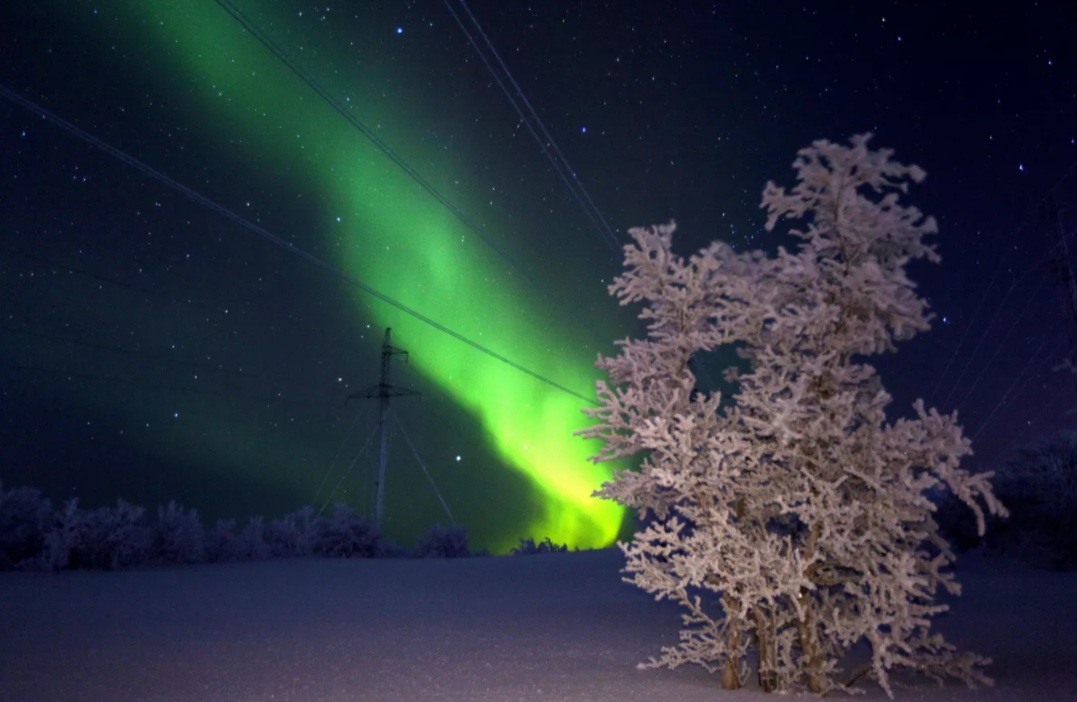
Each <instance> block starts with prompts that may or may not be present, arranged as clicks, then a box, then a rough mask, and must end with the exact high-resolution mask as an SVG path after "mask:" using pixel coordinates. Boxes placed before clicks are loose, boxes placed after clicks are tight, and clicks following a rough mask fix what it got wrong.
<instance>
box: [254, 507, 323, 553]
mask: <svg viewBox="0 0 1077 702" xmlns="http://www.w3.org/2000/svg"><path fill="white" fill-rule="evenodd" d="M317 539H318V518H317V516H316V515H315V513H314V508H313V507H311V506H309V505H308V506H306V507H303V508H302V509H300V510H299V511H297V512H292V513H291V514H286V515H284V516H283V517H281V518H280V519H277V520H274V521H273V522H272V523H271V524H270V525H269V528H268V529H267V530H266V540H267V541H268V542H269V546H270V548H271V549H272V551H273V555H274V556H278V557H281V558H294V557H305V556H309V555H311V554H313V553H314V546H315V542H316V541H317Z"/></svg>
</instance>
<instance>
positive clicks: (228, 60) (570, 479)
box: [130, 0, 623, 549]
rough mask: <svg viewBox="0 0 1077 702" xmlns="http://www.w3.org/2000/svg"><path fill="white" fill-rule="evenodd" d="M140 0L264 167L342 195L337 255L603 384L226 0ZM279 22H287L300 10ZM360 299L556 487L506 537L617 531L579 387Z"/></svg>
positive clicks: (208, 102) (582, 537)
mask: <svg viewBox="0 0 1077 702" xmlns="http://www.w3.org/2000/svg"><path fill="white" fill-rule="evenodd" d="M130 8H131V10H132V12H133V13H134V14H135V15H136V16H138V17H140V18H141V19H142V20H143V22H144V24H145V29H146V30H147V31H149V32H151V33H152V35H153V37H154V38H155V39H156V41H157V42H158V46H157V47H156V48H155V49H154V53H155V54H156V57H159V58H160V59H161V60H163V61H167V62H168V63H169V68H170V69H171V72H170V74H169V75H168V76H167V77H166V78H165V79H166V80H168V81H169V82H170V83H175V82H177V81H183V83H182V84H183V86H184V88H186V87H187V82H189V83H190V84H191V87H192V89H193V94H194V96H195V97H194V99H195V100H197V107H198V109H199V111H200V113H201V114H204V115H205V118H206V120H207V121H208V122H212V123H215V124H217V125H218V126H219V131H221V132H230V131H236V132H239V133H241V134H242V137H243V139H244V140H245V141H246V147H247V148H249V149H251V152H250V153H251V154H253V155H254V156H255V157H257V158H258V159H259V160H260V161H261V162H262V163H263V164H264V166H265V168H267V169H271V171H275V172H279V171H284V170H285V169H287V170H288V172H289V173H290V174H291V176H292V178H294V180H295V181H296V182H297V183H304V184H305V188H304V189H305V190H307V191H308V192H309V191H310V190H311V189H314V190H315V191H316V192H317V193H318V194H319V196H320V197H322V198H324V199H325V200H326V202H328V203H329V207H331V209H332V211H331V212H330V213H329V214H330V217H329V218H330V219H335V217H336V216H340V217H341V218H342V221H341V223H340V224H338V225H336V227H337V229H336V231H335V232H334V239H335V240H336V241H338V242H339V243H340V248H339V249H338V250H340V259H339V260H337V261H333V262H332V263H334V264H337V265H341V266H342V267H343V268H345V269H346V270H347V271H349V272H351V273H352V274H353V275H355V277H356V278H358V279H359V280H361V281H363V282H364V283H366V284H368V285H370V286H372V287H374V288H376V289H377V290H379V291H381V292H383V293H385V294H387V295H390V296H391V297H393V298H395V299H396V300H398V301H400V302H402V303H404V304H405V305H408V306H409V307H411V308H413V309H415V310H418V311H420V312H421V313H423V314H425V315H426V316H427V317H430V318H432V319H434V320H436V321H438V322H440V323H441V324H444V325H445V326H447V327H450V328H452V329H453V330H455V331H457V332H459V333H461V334H463V335H464V336H466V337H468V338H470V339H472V340H475V341H477V342H478V343H481V344H483V345H484V346H486V347H488V348H490V349H493V350H494V351H496V352H498V353H501V354H503V355H505V356H507V357H509V358H511V359H513V360H514V361H516V362H517V363H520V364H521V365H523V366H525V367H527V368H530V369H533V370H536V371H537V372H540V373H542V374H543V375H545V376H547V377H550V378H552V379H554V380H556V381H557V382H559V383H561V384H562V385H565V386H567V387H570V388H574V389H577V390H579V391H583V392H586V391H587V389H588V388H591V387H593V383H594V371H593V370H592V364H593V360H594V356H593V352H588V351H587V348H588V347H587V345H586V344H585V343H583V342H582V341H581V340H580V339H574V338H566V337H567V335H568V334H567V332H565V331H564V330H563V327H564V325H563V324H559V323H558V322H557V320H556V319H555V318H554V317H553V316H552V314H551V311H550V310H544V309H543V306H542V304H541V293H539V292H536V291H534V290H531V289H528V288H527V287H526V286H527V284H526V283H522V282H520V280H519V277H520V276H519V275H515V276H514V275H510V274H508V271H510V270H511V269H510V268H509V266H508V264H507V263H506V262H505V261H504V260H502V259H501V258H500V257H498V256H497V255H496V254H494V253H493V252H492V251H491V250H490V249H489V247H487V246H486V245H485V244H483V243H482V242H480V241H479V240H478V238H477V237H476V236H475V235H474V234H473V233H472V232H471V231H470V230H469V229H467V228H466V227H464V226H463V225H462V224H461V223H460V221H459V220H458V219H456V218H455V217H454V216H453V215H452V214H450V213H449V212H448V211H446V210H445V209H444V208H443V207H442V206H441V205H439V204H438V203H437V202H436V201H435V200H434V199H433V198H432V197H430V196H429V195H428V194H426V193H425V192H424V191H423V190H422V189H421V188H420V187H419V186H418V185H417V184H416V183H415V182H414V181H412V180H411V179H410V178H408V177H407V176H406V175H405V174H404V173H403V172H402V171H401V170H400V169H399V168H398V167H397V166H396V165H395V164H393V163H392V162H391V161H390V160H389V159H388V158H387V157H386V156H385V155H384V154H382V153H381V152H380V151H379V150H377V149H376V148H375V147H374V146H373V145H372V144H371V143H370V142H369V141H368V140H367V139H365V137H363V136H362V135H360V134H359V133H358V132H357V131H356V130H355V129H354V128H353V127H351V126H350V125H349V124H347V122H346V121H345V120H344V119H343V118H342V117H341V116H340V115H339V114H337V113H336V112H335V111H333V110H332V109H331V108H330V107H329V106H327V105H326V104H325V103H324V102H323V101H322V100H321V99H320V98H319V97H318V96H317V95H316V94H314V93H313V92H312V91H311V90H310V89H309V88H308V87H307V86H306V85H305V84H303V83H302V81H300V80H299V79H298V78H297V77H296V76H295V75H294V74H292V73H291V72H290V71H289V70H288V69H287V68H286V67H285V66H284V65H283V64H281V63H279V62H278V61H277V60H276V59H275V58H274V57H273V56H272V54H270V53H269V52H268V51H267V50H266V49H265V48H264V47H263V46H262V45H261V44H260V43H258V42H257V40H256V39H255V38H253V37H251V36H250V35H249V34H246V33H245V32H243V31H242V30H241V28H240V26H239V25H238V24H237V23H236V22H235V21H234V20H233V19H232V18H231V17H230V16H228V15H227V13H225V12H224V11H223V10H222V9H221V8H219V7H218V6H217V5H216V4H215V3H213V2H211V1H210V0H192V1H191V2H180V1H178V0H169V1H168V2H146V1H145V0H131V2H130ZM252 19H254V20H255V21H258V19H257V16H255V17H252ZM273 26H276V27H281V26H287V19H284V18H279V21H277V22H275V23H274V25H273ZM319 50H320V51H324V50H325V49H324V47H319ZM291 58H292V59H293V60H297V59H299V58H301V57H297V56H294V55H293V56H291ZM347 63H348V62H347V61H341V64H347ZM338 65H339V64H338ZM350 65H352V66H354V61H352V62H351V64H350ZM355 70H359V69H355ZM368 70H369V69H368ZM326 87H329V86H326ZM340 94H343V93H340ZM360 97H361V96H360ZM300 99H301V101H300ZM356 103H357V104H360V105H361V103H362V101H361V99H360V100H357V101H356ZM357 115H358V116H359V117H360V119H361V120H362V121H363V123H364V124H367V125H368V126H369V125H375V124H377V123H379V122H386V123H392V124H397V123H400V122H401V121H402V120H405V123H406V119H405V118H406V115H404V114H401V115H399V116H398V115H389V114H381V115H374V114H369V113H367V112H366V111H364V108H363V107H361V106H360V107H359V108H357ZM412 119H414V117H412ZM222 146H223V145H222ZM229 148H231V149H234V148H235V147H234V146H230V145H229ZM271 228H272V227H271ZM278 233H280V234H283V232H278ZM338 237H339V238H338ZM360 303H361V304H363V305H364V307H365V311H366V314H367V315H369V316H373V317H374V318H375V319H377V320H378V322H379V324H381V325H383V326H392V327H393V328H394V331H393V334H394V339H396V340H400V343H401V344H403V345H405V346H407V347H408V348H409V349H411V350H412V351H413V353H412V355H411V361H412V364H413V365H414V366H415V367H416V368H417V369H418V370H419V371H420V372H421V373H423V374H424V375H426V376H427V377H428V378H429V379H430V380H432V381H433V382H435V383H437V384H438V385H439V386H440V387H441V388H442V389H443V390H444V391H445V392H447V393H448V394H449V395H450V396H452V397H453V398H454V399H455V400H456V401H457V402H458V403H459V404H460V405H461V406H462V407H463V408H466V409H467V410H468V411H470V412H471V413H472V414H473V415H474V416H475V417H476V418H477V419H478V420H479V421H480V422H481V423H482V426H483V428H484V429H485V432H486V435H487V438H488V440H489V442H490V444H491V445H492V446H493V447H495V448H496V450H497V452H498V453H499V454H500V455H501V456H502V457H503V459H504V460H505V461H506V462H507V463H508V464H510V465H512V466H514V467H515V468H517V469H518V470H520V471H522V472H523V473H524V474H525V475H526V476H528V477H529V478H530V479H531V480H532V481H533V482H534V485H535V489H536V490H539V491H541V494H542V495H543V496H544V503H545V506H546V514H545V516H544V517H543V518H542V520H541V521H540V522H539V523H534V524H528V525H521V529H522V530H523V533H521V534H505V535H498V538H499V539H501V541H499V546H500V547H501V548H502V549H504V548H507V547H508V546H510V545H514V544H515V543H516V541H517V540H518V539H519V538H520V537H521V536H525V535H533V536H535V537H538V538H542V537H544V536H549V537H551V538H552V539H553V540H554V541H556V542H565V543H569V544H572V545H575V546H580V547H599V546H605V545H608V544H610V543H612V541H613V540H614V539H615V538H616V535H617V532H618V530H619V528H620V525H621V521H622V516H623V511H622V509H621V508H620V507H619V506H617V505H615V504H613V503H611V502H608V501H600V500H597V499H594V498H592V497H591V492H592V491H593V490H594V489H596V488H597V487H598V486H599V485H600V484H601V483H602V481H603V480H605V479H607V478H608V476H609V473H608V470H607V469H606V468H605V467H604V466H595V465H594V464H591V463H589V462H588V461H587V460H586V459H587V457H588V456H589V455H592V454H593V453H596V451H595V450H594V448H595V447H594V446H593V445H590V444H588V443H587V442H584V441H582V440H580V439H578V438H574V437H573V436H572V433H573V432H574V431H576V430H578V429H580V428H582V427H584V426H585V425H586V424H587V418H586V417H585V416H583V415H582V414H581V412H580V409H581V405H582V404H583V403H582V401H581V400H580V399H579V398H576V397H573V396H571V395H568V394H567V393H564V392H562V391H560V390H557V389H555V388H553V387H551V386H549V385H546V384H544V383H541V382H539V381H537V380H536V379H534V378H532V377H529V376H528V375H526V374H523V373H521V372H520V371H518V370H516V369H513V368H511V367H509V366H507V365H505V364H503V363H500V362H498V361H496V360H495V359H492V358H490V357H489V356H486V355H484V354H481V353H479V352H477V351H476V350H475V349H473V348H470V347H468V346H466V345H465V344H463V343H461V342H459V341H457V340H455V339H452V338H451V337H449V336H447V335H445V334H443V333H442V332H439V331H437V330H435V329H434V328H432V327H430V326H428V325H426V324H424V323H422V322H420V321H418V320H416V319H415V318H413V317H410V316H406V315H403V314H401V313H400V312H399V311H397V310H396V309H394V308H392V307H390V306H388V305H386V304H384V303H380V302H377V301H375V300H373V299H372V298H369V297H366V296H363V298H362V299H361V300H360ZM591 348H594V347H593V346H592V347H591ZM480 479H481V477H480ZM449 499H450V500H451V496H450V498H449ZM495 548H497V547H495Z"/></svg>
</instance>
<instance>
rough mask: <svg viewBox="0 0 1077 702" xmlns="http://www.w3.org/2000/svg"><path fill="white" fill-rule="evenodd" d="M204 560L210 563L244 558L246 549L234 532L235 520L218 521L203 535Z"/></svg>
mask: <svg viewBox="0 0 1077 702" xmlns="http://www.w3.org/2000/svg"><path fill="white" fill-rule="evenodd" d="M205 549H206V560H207V561H210V562H211V563H226V562H229V561H240V560H243V559H244V558H246V554H247V548H246V547H245V545H244V542H243V539H242V538H241V537H240V535H239V534H238V533H237V532H236V520H235V519H218V520H217V524H216V525H215V526H214V527H213V528H212V529H210V530H208V531H207V532H206V535H205Z"/></svg>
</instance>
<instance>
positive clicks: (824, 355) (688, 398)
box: [581, 135, 1004, 694]
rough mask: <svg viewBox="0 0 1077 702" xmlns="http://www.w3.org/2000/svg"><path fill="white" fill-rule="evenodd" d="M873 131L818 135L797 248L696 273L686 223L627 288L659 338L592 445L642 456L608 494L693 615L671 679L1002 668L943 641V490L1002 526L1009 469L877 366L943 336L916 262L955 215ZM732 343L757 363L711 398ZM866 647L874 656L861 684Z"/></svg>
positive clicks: (632, 551)
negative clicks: (639, 524) (908, 346)
mask: <svg viewBox="0 0 1077 702" xmlns="http://www.w3.org/2000/svg"><path fill="white" fill-rule="evenodd" d="M869 139H870V135H860V136H857V137H854V138H853V139H852V140H851V146H844V145H839V144H834V143H831V142H828V141H817V142H815V143H814V144H813V145H812V146H811V147H809V148H806V149H803V150H801V151H800V152H799V155H798V158H797V159H796V161H795V162H794V164H793V165H794V168H795V170H796V172H797V176H798V181H797V184H796V185H795V187H794V188H793V189H792V190H790V191H786V190H784V189H782V188H779V187H777V186H775V185H774V184H773V183H768V184H767V187H766V189H765V191H764V193H763V202H762V207H763V208H764V209H765V210H766V212H767V215H768V216H767V224H766V227H767V229H768V231H769V230H773V229H774V227H775V225H776V224H777V223H778V222H779V221H780V220H783V219H790V220H798V219H799V220H802V225H801V226H802V228H799V229H790V230H789V234H790V235H792V236H793V237H795V238H796V239H799V243H798V244H797V246H796V247H795V250H794V251H789V250H786V249H784V248H779V249H778V251H777V255H775V256H770V255H767V254H766V253H764V252H762V251H750V252H745V253H738V252H735V251H734V250H733V249H732V248H731V247H730V246H728V245H726V244H724V243H720V242H716V243H714V244H712V245H711V246H709V247H707V248H705V249H703V250H702V251H700V252H699V253H698V254H695V255H694V256H692V257H690V258H688V259H687V260H685V259H684V258H682V257H679V256H677V255H675V254H674V253H673V252H672V248H671V235H672V233H673V230H674V226H673V225H672V224H670V225H667V226H660V227H655V228H650V229H634V230H632V232H631V234H632V237H633V239H634V241H635V243H634V244H631V245H628V246H626V247H625V266H626V270H625V272H624V273H623V274H622V275H621V276H620V277H618V278H617V280H616V281H615V282H614V283H613V284H612V285H611V286H610V292H611V294H613V295H616V296H617V297H618V298H620V301H621V304H623V305H627V304H633V303H638V302H642V303H644V309H643V311H642V312H641V314H640V317H641V319H643V320H645V321H646V322H647V327H648V335H647V338H645V339H625V340H623V341H620V342H618V344H619V346H620V353H619V355H617V356H616V357H614V358H605V357H601V356H600V357H599V360H598V366H599V368H602V369H604V370H606V371H607V372H608V374H609V378H610V382H609V383H606V382H601V381H600V382H599V383H598V388H597V389H598V399H599V407H598V408H596V409H592V410H587V412H588V414H589V415H590V416H591V417H592V418H593V419H594V420H596V422H597V423H596V425H595V426H593V427H591V428H589V429H587V430H585V431H583V432H581V434H583V435H584V436H585V437H589V438H597V439H600V440H602V441H603V442H604V443H603V448H602V449H601V451H600V453H599V454H598V455H597V456H595V457H594V459H593V460H595V461H611V460H615V459H619V458H624V457H629V456H641V457H642V460H641V462H640V465H639V467H638V469H635V468H634V469H626V470H618V471H616V472H615V474H614V476H613V478H612V480H611V481H609V482H607V483H605V484H604V485H603V487H602V489H601V490H599V491H598V492H597V493H596V494H597V495H598V496H600V497H603V498H606V499H611V500H615V501H617V502H619V503H620V504H623V505H626V506H629V507H633V508H636V509H637V510H638V512H639V514H640V515H641V517H643V518H644V520H645V521H644V526H643V528H641V530H640V531H639V532H638V533H637V534H636V535H635V537H634V539H633V540H632V541H631V542H630V543H623V544H621V548H622V550H623V551H624V553H625V555H626V559H627V565H626V569H625V573H626V574H627V576H628V577H627V578H626V579H627V580H628V581H629V582H632V583H635V584H636V585H637V586H639V587H641V588H643V589H644V590H646V591H648V592H651V593H654V594H655V596H656V597H657V598H658V599H663V598H667V599H670V600H673V601H675V602H677V603H679V604H680V605H682V606H683V607H684V608H685V610H686V612H685V613H684V615H683V622H684V628H683V630H682V632H681V636H680V644H679V645H678V646H676V647H669V648H666V649H664V650H663V652H662V655H661V656H660V657H659V658H657V659H652V660H651V662H650V665H655V666H659V665H665V666H671V667H675V666H678V665H681V664H684V663H696V664H699V665H702V666H704V667H705V668H707V669H708V670H710V671H711V672H720V673H721V681H722V684H723V686H724V687H726V688H738V687H740V686H742V685H743V684H744V683H745V681H746V678H747V675H748V672H749V668H748V666H749V663H748V660H749V653H751V654H752V658H753V659H754V660H755V665H756V667H757V671H758V680H759V684H760V686H761V687H762V688H763V689H764V690H767V691H781V690H791V689H804V688H806V689H808V690H811V691H813V692H817V693H825V692H827V691H829V690H832V689H835V688H838V687H843V683H849V682H850V681H851V679H855V678H858V677H860V676H862V675H864V674H869V675H871V676H873V677H874V678H875V679H876V680H877V681H878V683H879V684H880V685H881V686H882V687H883V689H884V690H885V691H886V692H887V694H890V693H891V686H890V674H891V672H892V671H895V670H899V669H911V670H915V671H919V672H921V673H925V674H927V675H930V676H933V677H936V678H942V677H945V676H954V677H957V678H959V679H961V680H964V681H966V682H968V683H969V684H972V683H973V682H977V681H979V682H986V681H987V680H988V679H987V678H986V677H985V676H984V675H983V674H982V672H981V671H980V668H981V666H982V665H983V664H984V663H986V662H987V661H986V659H983V658H981V657H979V656H976V655H974V654H961V653H958V652H957V651H955V650H954V648H953V647H952V646H951V645H950V644H948V643H946V642H945V641H944V640H943V639H942V638H941V637H940V636H938V635H937V634H934V633H932V632H931V629H930V627H931V618H932V616H934V615H936V614H938V613H940V612H942V611H945V610H946V606H945V605H944V604H940V603H939V602H937V600H936V597H937V595H938V594H939V591H940V589H941V590H944V591H946V592H949V593H957V592H958V591H959V587H958V584H957V583H956V582H955V580H954V577H953V574H952V573H951V572H949V570H948V566H949V565H950V564H951V562H952V561H953V558H954V555H953V553H952V551H951V550H950V548H949V546H948V545H947V543H946V542H945V540H943V539H942V538H941V537H940V536H939V534H938V528H937V524H936V522H935V520H934V518H933V510H934V504H933V503H932V502H931V501H930V500H929V499H928V498H927V493H928V492H929V491H932V490H935V489H939V488H942V489H947V490H949V491H951V492H952V493H953V494H954V495H956V496H957V497H958V498H959V499H960V500H962V501H963V502H965V503H966V504H968V506H969V507H970V508H971V509H972V511H973V512H974V513H975V515H976V519H977V522H978V525H979V528H980V530H981V531H982V530H983V528H984V510H985V508H986V510H987V512H989V513H994V514H1000V513H1003V512H1004V509H1003V507H1002V506H1001V504H999V503H998V501H997V500H996V499H995V497H994V495H993V494H992V492H991V487H990V484H989V483H988V477H989V476H988V475H984V474H971V473H969V472H967V471H965V470H963V469H962V468H961V467H960V461H961V458H962V457H963V456H965V455H967V454H969V453H970V442H969V440H968V439H967V438H965V436H964V435H963V434H962V431H961V428H960V427H959V426H958V424H957V418H956V415H954V416H947V415H941V414H939V413H938V412H937V411H935V410H934V409H927V408H925V407H924V404H923V402H922V401H917V402H916V403H914V405H913V410H914V415H913V416H911V417H908V418H901V419H897V420H896V421H888V419H887V416H886V408H887V405H888V404H889V403H890V399H891V398H890V396H889V395H888V394H887V393H886V391H885V390H884V389H883V387H882V384H881V382H880V380H879V378H878V376H877V375H876V372H875V369H874V368H873V367H872V366H870V365H867V364H866V363H864V361H863V359H864V357H866V356H868V355H871V354H878V353H882V352H885V351H893V350H895V342H897V341H901V340H905V339H908V338H910V337H912V336H914V335H915V334H917V333H919V332H921V331H925V330H927V329H928V328H929V321H930V315H929V314H928V311H927V307H928V306H927V303H926V302H925V301H924V300H923V299H921V298H920V297H918V296H917V295H916V293H915V290H914V287H915V286H914V285H913V283H912V282H911V281H910V280H909V279H908V277H907V276H906V271H905V267H906V265H907V264H908V263H909V262H910V261H911V260H913V259H918V258H924V259H927V260H929V261H933V262H934V261H938V256H937V255H936V253H935V249H934V247H933V246H932V245H929V244H925V243H924V241H923V239H924V237H925V236H927V235H929V234H933V233H934V232H935V231H936V225H935V221H934V220H933V219H932V218H928V217H924V216H923V215H922V214H921V213H920V212H919V211H918V210H917V209H916V208H914V207H910V206H906V205H903V204H900V202H899V200H900V198H901V196H902V195H903V194H904V193H905V192H906V190H907V186H908V182H909V181H910V180H911V181H916V182H918V181H920V180H921V179H922V178H923V177H924V173H923V171H922V170H921V169H919V168H918V167H916V166H905V165H902V164H900V163H897V162H894V161H892V160H891V154H892V152H891V151H888V150H879V151H874V150H871V149H869V148H868V141H869ZM716 349H729V350H732V351H735V352H736V353H737V354H739V356H740V357H741V358H742V359H743V361H744V362H743V363H741V364H739V366H738V367H734V368H731V369H730V370H729V371H728V372H727V375H726V378H727V380H729V381H730V382H731V383H733V384H734V386H735V388H736V390H735V393H734V396H733V397H732V402H725V403H723V402H722V399H721V397H720V395H719V393H717V392H703V391H700V390H699V389H698V388H697V386H696V378H695V375H694V372H693V367H694V363H693V357H694V356H696V355H697V354H701V353H706V352H711V351H714V350H716ZM859 642H867V643H868V644H869V645H870V647H871V662H870V664H869V665H868V666H867V667H866V668H865V669H864V670H861V671H854V672H852V673H850V674H848V675H847V676H845V677H843V676H842V671H841V670H840V669H839V665H840V663H841V661H842V659H843V658H844V654H845V653H847V652H848V651H849V649H850V648H852V647H853V646H854V645H856V644H857V643H859ZM847 689H848V688H847Z"/></svg>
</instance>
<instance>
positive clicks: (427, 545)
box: [412, 524, 472, 558]
mask: <svg viewBox="0 0 1077 702" xmlns="http://www.w3.org/2000/svg"><path fill="white" fill-rule="evenodd" d="M412 555H413V556H415V557H416V558H467V557H468V556H470V555H472V554H471V549H470V548H469V545H468V534H467V529H465V528H463V527H443V526H441V525H440V524H435V525H434V526H432V527H431V528H430V531H428V532H427V533H426V534H425V535H424V536H423V538H422V539H420V540H419V544H418V545H417V546H416V547H415V550H414V551H413V552H412Z"/></svg>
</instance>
